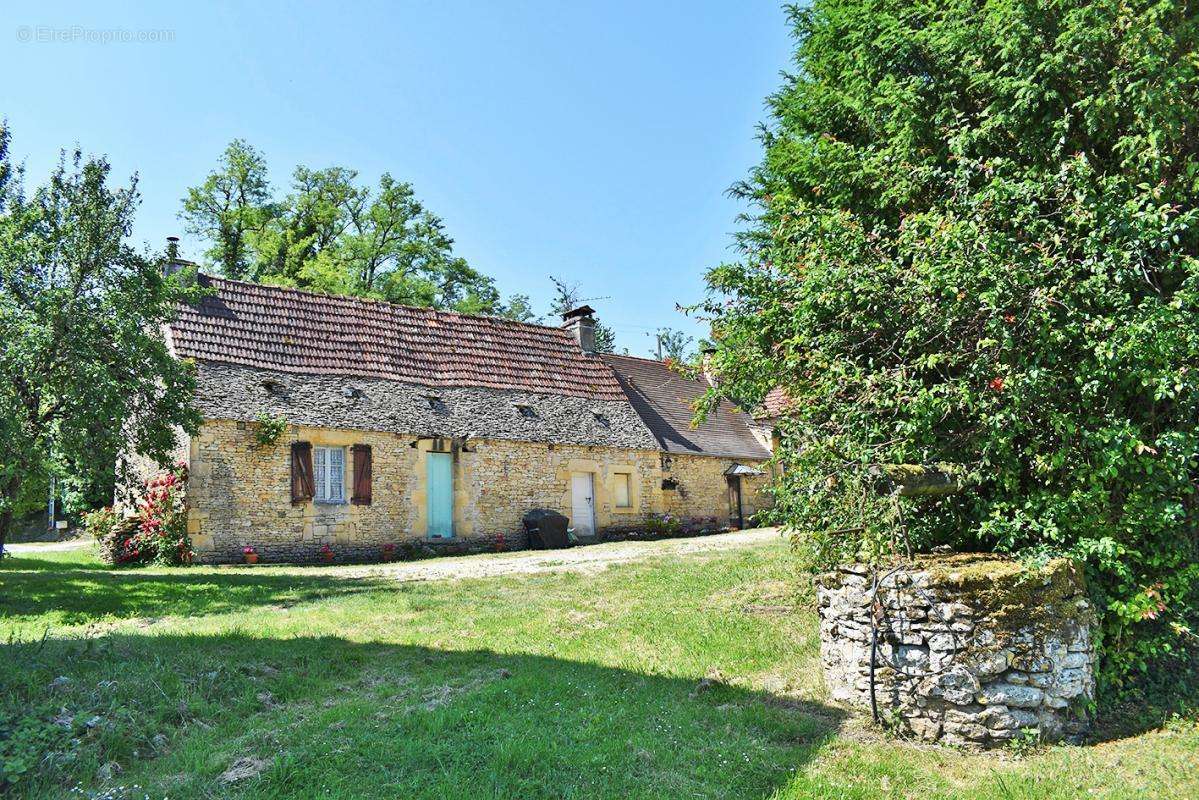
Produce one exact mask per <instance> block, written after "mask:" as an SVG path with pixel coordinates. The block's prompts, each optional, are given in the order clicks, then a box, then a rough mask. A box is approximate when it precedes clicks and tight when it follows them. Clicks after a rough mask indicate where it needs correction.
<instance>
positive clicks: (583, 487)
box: [570, 472, 595, 536]
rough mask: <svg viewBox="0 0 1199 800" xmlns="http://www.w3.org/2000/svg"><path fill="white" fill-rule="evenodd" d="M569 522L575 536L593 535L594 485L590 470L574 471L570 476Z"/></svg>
mask: <svg viewBox="0 0 1199 800" xmlns="http://www.w3.org/2000/svg"><path fill="white" fill-rule="evenodd" d="M570 504H571V514H570V523H571V525H572V526H573V527H574V529H575V536H594V535H595V486H594V484H593V483H592V481H591V473H590V472H575V473H573V474H571V476H570Z"/></svg>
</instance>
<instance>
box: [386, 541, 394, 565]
mask: <svg viewBox="0 0 1199 800" xmlns="http://www.w3.org/2000/svg"><path fill="white" fill-rule="evenodd" d="M383 560H384V561H395V560H396V546H395V545H394V544H393V543H391V542H388V543H387V544H385V545H383Z"/></svg>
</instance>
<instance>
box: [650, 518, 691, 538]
mask: <svg viewBox="0 0 1199 800" xmlns="http://www.w3.org/2000/svg"><path fill="white" fill-rule="evenodd" d="M644 527H645V530H646V531H647V532H649V533H652V534H656V535H658V536H677V535H678V534H679V532H681V531H682V530H683V521H682V520H681V519H679V518H678V517H676V516H674V515H672V514H646V515H645V523H644Z"/></svg>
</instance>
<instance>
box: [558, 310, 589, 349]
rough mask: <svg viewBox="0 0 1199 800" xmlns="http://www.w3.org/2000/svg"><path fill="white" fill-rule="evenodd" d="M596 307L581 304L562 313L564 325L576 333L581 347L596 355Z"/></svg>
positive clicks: (576, 338)
mask: <svg viewBox="0 0 1199 800" xmlns="http://www.w3.org/2000/svg"><path fill="white" fill-rule="evenodd" d="M594 313H595V309H594V308H592V307H591V306H579V307H578V308H574V309H571V310H570V311H567V312H566V313H565V314H563V315H562V327H563V328H564V329H566V330H568V331H570V332H571V333H573V334H574V337H575V341H576V342H578V343H579V349H580V350H582V351H583V352H584V353H585V354H587V355H589V356H593V355H595V317H593V316H592V314H594Z"/></svg>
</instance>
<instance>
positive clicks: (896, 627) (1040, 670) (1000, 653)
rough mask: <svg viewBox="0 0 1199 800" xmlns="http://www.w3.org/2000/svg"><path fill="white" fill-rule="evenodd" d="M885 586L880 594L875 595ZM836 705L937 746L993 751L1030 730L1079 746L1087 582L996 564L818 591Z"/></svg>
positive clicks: (874, 572)
mask: <svg viewBox="0 0 1199 800" xmlns="http://www.w3.org/2000/svg"><path fill="white" fill-rule="evenodd" d="M876 581H877V583H876ZM817 602H818V605H819V612H820V653H821V660H822V663H823V666H824V676H825V681H826V682H827V684H828V688H829V691H830V695H831V698H832V699H833V700H834V701H836V702H840V703H843V704H846V705H849V706H853V707H856V708H859V709H863V710H870V709H871V699H870V698H871V684H872V678H871V661H872V657H871V642H872V638H873V639H874V641H875V642H876V646H875V652H874V657H873V664H874V670H873V686H874V696H875V704H876V707H877V709H878V711H879V713H880V716H881V717H882V718H883V719H884V720H886V721H891V722H893V723H894V724H896V725H898V726H900V727H901V728H902V729H903V730H905V731H906V732H908V733H910V734H912V735H914V736H917V737H919V738H921V739H925V740H929V741H941V742H944V743H948V744H955V745H973V746H982V747H988V746H994V745H996V744H1000V743H1003V742H1006V741H1008V740H1010V739H1012V738H1014V737H1015V736H1016V735H1017V734H1018V732H1019V731H1020V730H1022V729H1027V730H1031V731H1034V732H1036V733H1038V734H1039V735H1040V736H1041V737H1042V738H1044V739H1046V740H1050V741H1052V740H1056V739H1059V738H1062V737H1069V738H1073V737H1078V736H1080V735H1082V734H1083V733H1085V731H1086V730H1087V727H1088V724H1089V708H1090V705H1091V701H1092V700H1093V697H1094V687H1095V684H1094V677H1093V666H1094V660H1095V653H1094V646H1093V642H1092V634H1091V631H1092V627H1093V626H1094V624H1095V621H1094V620H1095V618H1094V614H1093V612H1092V610H1091V607H1090V603H1089V602H1088V601H1087V599H1086V593H1085V591H1084V586H1083V581H1082V574H1081V570H1079V569H1078V568H1077V567H1076V566H1075V565H1073V564H1072V563H1071V562H1069V561H1066V560H1064V559H1059V560H1055V561H1052V562H1050V563H1049V564H1048V565H1046V566H1045V567H1043V568H1041V569H1032V568H1025V567H1023V566H1021V565H1020V564H1018V563H1016V562H1013V561H1011V560H1007V559H1003V558H999V557H996V556H983V555H954V556H944V557H926V558H923V559H920V560H917V561H916V562H915V563H913V564H910V565H907V566H901V567H893V568H878V569H871V568H869V567H865V566H860V565H855V566H847V567H843V568H841V569H839V570H838V571H836V572H833V573H829V574H826V575H823V576H821V577H820V579H819V580H818V581H817Z"/></svg>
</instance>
